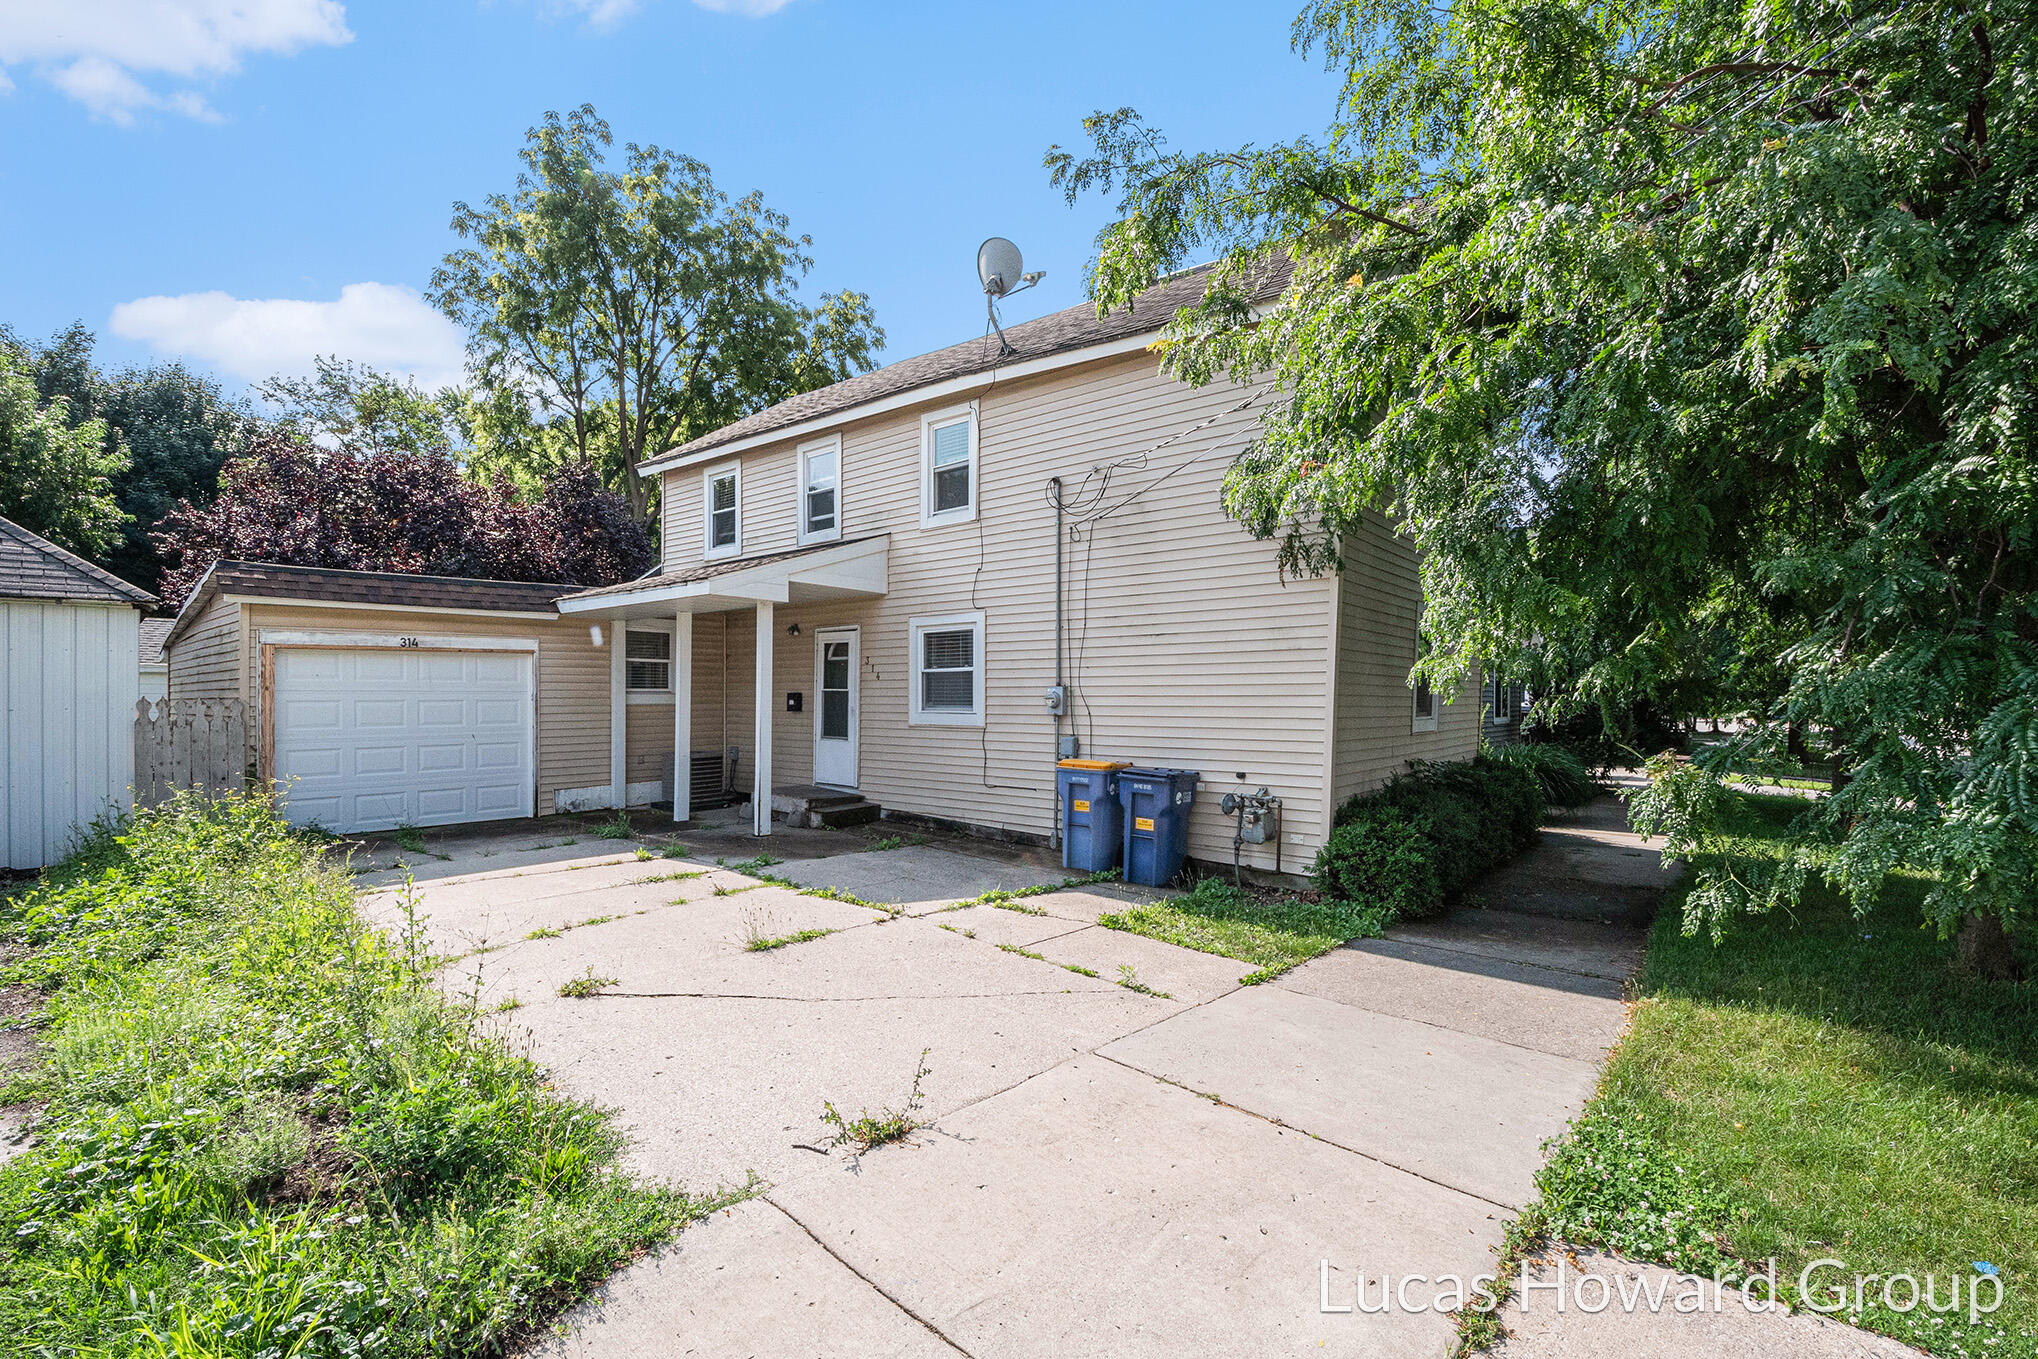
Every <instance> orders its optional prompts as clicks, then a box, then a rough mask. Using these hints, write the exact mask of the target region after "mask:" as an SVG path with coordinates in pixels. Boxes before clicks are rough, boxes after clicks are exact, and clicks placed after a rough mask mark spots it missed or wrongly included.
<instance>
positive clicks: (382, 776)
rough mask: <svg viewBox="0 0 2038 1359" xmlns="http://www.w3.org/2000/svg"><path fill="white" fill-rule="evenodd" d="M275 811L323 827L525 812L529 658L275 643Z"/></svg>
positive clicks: (529, 783) (376, 826)
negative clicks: (279, 794) (279, 797)
mask: <svg viewBox="0 0 2038 1359" xmlns="http://www.w3.org/2000/svg"><path fill="white" fill-rule="evenodd" d="M275 686H276V688H275V705H276V712H275V728H274V730H275V741H276V746H275V751H276V754H275V764H276V777H277V778H279V779H281V780H283V781H284V789H283V799H284V810H285V815H287V816H288V817H289V819H290V820H291V821H292V822H295V823H297V824H300V825H301V824H303V823H305V822H307V821H317V822H319V823H320V824H321V825H323V826H325V827H326V828H327V829H328V830H333V831H343V832H348V831H364V830H386V829H388V828H390V827H392V826H445V825H451V824H453V823H455V822H460V821H493V820H496V819H498V818H501V817H512V816H529V815H531V814H532V805H531V804H532V798H533V795H534V794H533V779H532V760H533V750H532V742H531V656H530V653H528V652H518V651H439V650H422V649H421V650H399V649H396V648H375V649H361V650H348V649H342V648H337V647H279V648H277V651H276V669H275Z"/></svg>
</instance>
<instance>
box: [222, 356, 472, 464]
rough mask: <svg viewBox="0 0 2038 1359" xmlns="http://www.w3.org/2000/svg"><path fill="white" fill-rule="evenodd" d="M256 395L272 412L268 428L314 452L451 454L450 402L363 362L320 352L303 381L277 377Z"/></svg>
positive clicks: (439, 455)
mask: <svg viewBox="0 0 2038 1359" xmlns="http://www.w3.org/2000/svg"><path fill="white" fill-rule="evenodd" d="M255 390H256V391H257V392H258V393H259V394H260V395H261V397H262V399H263V400H264V401H267V402H268V403H269V404H270V406H271V407H272V408H273V414H272V416H271V417H270V420H271V423H273V424H274V425H276V426H277V427H278V428H280V429H281V430H282V431H283V432H284V433H285V434H288V435H289V436H290V437H291V438H293V439H297V440H300V441H303V442H307V443H312V444H316V445H317V446H318V447H320V448H326V449H331V450H333V451H335V452H340V453H345V454H347V455H348V456H350V457H355V458H365V457H368V456H369V455H371V454H375V453H418V454H426V455H430V456H434V457H444V456H447V455H449V454H451V453H452V452H453V438H454V433H455V430H456V428H457V425H456V422H455V420H454V417H453V413H452V410H451V407H452V404H453V402H452V400H451V399H450V398H449V397H447V396H445V395H434V394H432V393H429V392H426V391H425V390H424V389H423V388H421V387H419V386H418V385H417V382H416V381H415V380H413V379H411V378H406V377H401V376H399V375H397V374H394V373H385V372H382V371H381V370H379V369H377V368H374V367H371V366H370V365H368V364H365V363H355V362H354V361H353V360H352V359H342V358H340V357H338V356H337V355H319V356H317V357H315V358H314V359H313V360H312V372H311V374H310V375H309V376H307V377H290V376H285V375H280V374H279V375H278V376H276V377H272V378H270V379H268V380H267V381H266V382H263V383H262V384H261V385H260V386H258V387H257V388H256V389H255Z"/></svg>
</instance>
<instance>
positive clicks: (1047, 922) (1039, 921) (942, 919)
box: [914, 898, 1086, 948]
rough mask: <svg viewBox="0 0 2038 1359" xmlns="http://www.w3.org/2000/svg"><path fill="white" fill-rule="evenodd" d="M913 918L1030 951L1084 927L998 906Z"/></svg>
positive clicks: (959, 932) (990, 942) (965, 908)
mask: <svg viewBox="0 0 2038 1359" xmlns="http://www.w3.org/2000/svg"><path fill="white" fill-rule="evenodd" d="M1030 901H1031V899H1030V898H1029V902H1030ZM914 918H915V919H924V920H925V921H926V922H927V923H928V924H930V925H934V926H936V927H939V928H944V929H950V930H954V931H955V932H956V933H958V934H961V933H965V932H968V933H969V934H972V935H974V937H976V938H978V939H981V940H983V941H984V942H985V943H988V944H1013V945H1017V946H1018V947H1020V948H1031V947H1033V946H1034V945H1036V944H1038V943H1039V942H1040V941H1041V940H1043V939H1051V938H1053V937H1054V936H1055V935H1057V934H1067V933H1069V932H1070V931H1071V930H1080V929H1084V928H1086V927H1085V926H1084V925H1083V924H1082V923H1081V922H1080V921H1075V920H1064V919H1063V918H1062V917H1060V916H1058V915H1034V914H1032V913H1030V912H1027V911H1008V910H1005V909H1003V908H1002V907H998V906H965V907H963V908H962V909H961V910H959V911H941V912H937V913H936V914H934V915H930V916H923V917H914Z"/></svg>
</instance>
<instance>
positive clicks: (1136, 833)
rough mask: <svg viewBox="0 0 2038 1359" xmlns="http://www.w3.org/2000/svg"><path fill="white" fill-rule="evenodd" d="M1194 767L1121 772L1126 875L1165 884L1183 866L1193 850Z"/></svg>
mask: <svg viewBox="0 0 2038 1359" xmlns="http://www.w3.org/2000/svg"><path fill="white" fill-rule="evenodd" d="M1199 777H1200V776H1199V775H1198V774H1197V773H1196V771H1195V770H1193V769H1143V768H1139V767H1136V766H1135V767H1132V768H1128V769H1122V770H1120V771H1119V773H1118V805H1119V806H1120V807H1121V808H1123V809H1124V811H1123V815H1124V818H1125V880H1126V881H1127V882H1136V883H1141V884H1144V885H1145V886H1147V887H1163V886H1166V885H1167V883H1168V882H1169V881H1171V880H1172V879H1173V878H1174V876H1175V874H1177V873H1179V872H1181V871H1182V860H1183V859H1185V858H1187V857H1188V854H1189V808H1190V807H1192V806H1194V805H1195V803H1196V782H1197V779H1198V778H1199Z"/></svg>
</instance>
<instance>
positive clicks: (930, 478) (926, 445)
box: [838, 401, 984, 528]
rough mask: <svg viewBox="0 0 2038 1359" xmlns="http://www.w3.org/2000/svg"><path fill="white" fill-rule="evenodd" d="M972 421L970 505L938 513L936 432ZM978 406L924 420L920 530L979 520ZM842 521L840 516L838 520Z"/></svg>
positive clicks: (981, 487) (929, 415) (942, 412)
mask: <svg viewBox="0 0 2038 1359" xmlns="http://www.w3.org/2000/svg"><path fill="white" fill-rule="evenodd" d="M965 417H966V418H967V419H968V420H969V504H967V505H965V506H963V507H961V508H960V509H953V510H943V511H941V512H940V513H939V514H936V513H935V511H934V428H935V426H937V425H952V424H954V423H955V422H956V421H957V420H961V419H964V418H965ZM978 425H979V421H978V419H977V403H976V402H974V401H970V402H966V403H964V404H963V405H960V406H950V407H948V408H947V409H946V410H938V411H929V412H928V413H927V414H925V415H923V416H921V417H920V527H921V528H941V527H943V526H944V525H947V524H967V523H970V522H972V521H973V520H975V519H976V517H977V506H978V505H979V504H981V503H982V502H983V498H984V484H983V477H982V476H981V475H980V474H979V471H978V463H977V434H978ZM838 517H839V516H838Z"/></svg>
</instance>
